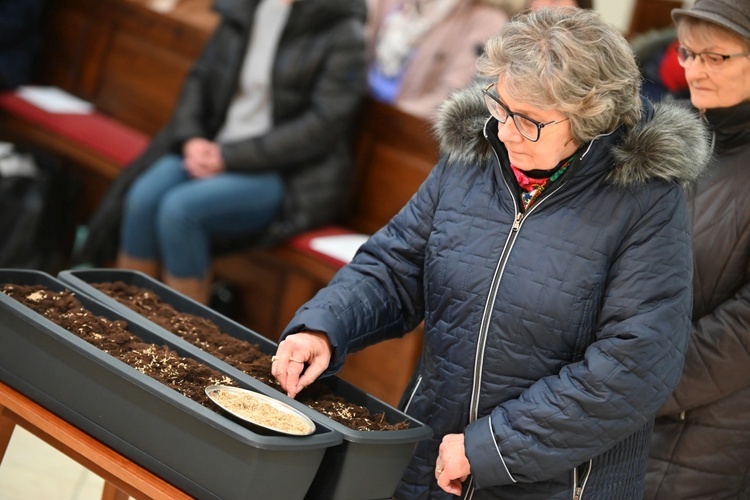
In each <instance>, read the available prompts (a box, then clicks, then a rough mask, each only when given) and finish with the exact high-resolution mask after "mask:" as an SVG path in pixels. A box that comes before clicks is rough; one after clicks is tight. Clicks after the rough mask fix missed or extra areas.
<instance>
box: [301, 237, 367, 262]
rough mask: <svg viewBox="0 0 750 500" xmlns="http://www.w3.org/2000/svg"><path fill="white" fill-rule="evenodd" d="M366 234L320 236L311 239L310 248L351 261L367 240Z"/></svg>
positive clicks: (341, 259)
mask: <svg viewBox="0 0 750 500" xmlns="http://www.w3.org/2000/svg"><path fill="white" fill-rule="evenodd" d="M369 237H370V236H369V235H366V234H339V235H333V236H318V237H316V238H313V239H311V240H310V248H312V249H313V250H315V251H316V252H320V253H324V254H326V255H328V256H330V257H333V258H334V259H338V260H340V261H341V262H346V263H349V262H351V260H352V259H353V258H354V254H355V253H357V250H359V247H360V246H362V243H364V242H365V241H367V239H368V238H369Z"/></svg>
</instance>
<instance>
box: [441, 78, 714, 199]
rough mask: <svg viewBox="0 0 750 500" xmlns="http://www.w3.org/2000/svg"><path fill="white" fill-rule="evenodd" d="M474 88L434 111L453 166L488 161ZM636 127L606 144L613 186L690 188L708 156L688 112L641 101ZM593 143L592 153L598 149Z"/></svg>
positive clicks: (703, 134) (704, 133)
mask: <svg viewBox="0 0 750 500" xmlns="http://www.w3.org/2000/svg"><path fill="white" fill-rule="evenodd" d="M481 89H482V87H481V86H480V85H479V84H478V83H477V84H474V85H472V86H470V87H468V88H466V89H463V90H459V91H456V92H454V93H452V94H451V95H450V97H449V98H448V99H447V100H446V101H445V102H444V103H443V104H442V105H441V106H440V108H439V110H438V115H437V120H436V123H435V126H434V132H435V135H436V136H437V138H438V140H439V142H440V149H441V152H442V153H443V154H444V155H445V156H447V158H448V159H449V160H450V161H454V162H458V163H476V162H481V163H485V162H487V161H488V160H490V159H491V158H493V157H494V152H493V149H492V145H491V144H490V142H489V141H488V140H487V138H486V137H485V135H484V134H485V127H486V125H487V121H488V117H489V114H488V112H487V108H486V106H485V104H484V99H483V97H482V92H481ZM643 115H644V117H643V120H642V121H641V123H640V124H639V125H637V126H635V127H631V128H629V129H627V130H624V131H622V133H620V134H618V140H617V141H616V142H614V143H612V144H611V145H610V147H611V151H610V154H611V156H612V157H613V164H614V167H613V168H612V170H611V171H610V172H609V174H608V176H609V181H610V182H612V183H613V184H617V185H622V186H629V185H639V184H643V183H644V182H647V181H649V180H654V179H661V180H667V181H671V182H677V183H679V184H681V185H683V186H684V185H688V184H691V183H693V182H694V181H695V180H696V179H697V178H698V177H699V176H700V175H701V173H702V172H703V171H704V170H705V168H706V165H707V164H708V161H709V159H710V157H711V150H710V146H709V137H710V134H709V131H708V129H707V128H706V127H705V126H704V124H703V123H702V122H701V120H700V118H699V117H698V116H697V115H696V114H695V113H694V112H693V111H691V110H690V109H688V108H686V107H684V106H681V105H679V104H678V103H676V102H674V101H663V102H660V103H657V104H656V105H651V103H650V102H648V101H645V100H644V113H643ZM599 142H606V141H601V140H600V139H599V138H597V139H595V140H594V141H593V144H592V148H596V147H598V143H599Z"/></svg>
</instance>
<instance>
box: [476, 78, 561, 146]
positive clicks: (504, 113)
mask: <svg viewBox="0 0 750 500" xmlns="http://www.w3.org/2000/svg"><path fill="white" fill-rule="evenodd" d="M494 86H495V84H494V83H492V84H490V85H488V86H487V87H485V88H483V89H482V94H484V103H485V104H486V105H487V109H488V110H489V111H490V114H491V115H492V116H493V117H494V118H495V119H497V121H499V122H500V123H505V122H507V121H508V117H511V118H513V123H515V125H516V128H517V129H518V131H519V132H520V133H521V135H522V136H524V137H525V138H527V139H528V140H530V141H531V142H536V141H538V140H539V136H540V135H541V133H542V129H543V128H544V127H546V126H548V125H554V124H556V123H561V122H564V121H565V120H567V118H565V119H563V120H559V121H551V122H547V123H541V122H538V121H536V120H534V119H532V118H529V117H528V116H525V115H522V114H519V113H514V112H512V111H511V110H510V109H508V107H507V106H506V105H505V104H503V103H502V102H501V101H500V98H499V97H497V96H496V95H495V94H493V93H492V92H491V91H490V90H491V89H492V87H494Z"/></svg>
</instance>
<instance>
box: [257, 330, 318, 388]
mask: <svg viewBox="0 0 750 500" xmlns="http://www.w3.org/2000/svg"><path fill="white" fill-rule="evenodd" d="M330 362H331V343H330V342H329V341H328V336H327V335H326V334H325V333H320V332H300V333H295V334H292V335H289V336H288V337H286V338H285V339H284V340H282V341H281V343H279V347H278V348H277V349H276V355H275V356H274V357H273V361H272V363H271V374H272V375H273V376H274V377H276V380H278V381H279V384H281V387H282V388H283V389H284V390H285V391H286V393H287V395H288V396H289V397H290V398H293V397H295V396H296V395H297V394H299V392H300V391H301V390H302V389H304V388H305V387H307V386H308V385H310V384H312V383H313V382H314V381H315V379H317V378H318V376H320V374H321V373H323V372H324V371H325V370H326V369H327V368H328V364H329V363H330Z"/></svg>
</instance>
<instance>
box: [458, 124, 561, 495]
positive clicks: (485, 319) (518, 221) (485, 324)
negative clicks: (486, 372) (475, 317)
mask: <svg viewBox="0 0 750 500" xmlns="http://www.w3.org/2000/svg"><path fill="white" fill-rule="evenodd" d="M488 120H489V119H488ZM485 137H487V134H486V131H485ZM492 150H493V153H494V154H495V159H496V160H497V164H498V166H499V167H500V166H501V165H502V163H501V162H500V158H499V157H498V155H497V151H496V150H495V148H494V147H493V148H492ZM500 168H502V167H500ZM501 177H502V179H503V183H504V184H505V188H506V189H507V190H508V192H509V193H510V195H511V198H512V199H513V206H514V207H515V216H514V219H513V225H512V226H511V230H510V233H508V238H507V240H506V241H505V245H504V246H503V251H502V252H501V254H500V258H499V259H498V262H497V266H496V267H495V272H494V274H493V276H492V282H491V283H490V291H489V294H488V296H487V302H486V303H485V305H484V312H483V313H482V321H481V323H480V326H479V336H478V337H477V351H476V357H475V358H474V383H473V385H472V389H471V403H470V406H469V423H471V422H474V421H475V420H476V419H477V414H478V412H479V387H480V386H481V385H482V366H483V364H484V347H485V345H486V343H487V334H488V332H489V328H490V316H491V313H492V310H493V309H494V303H495V298H496V297H497V291H498V289H499V288H500V279H501V278H502V275H503V272H504V270H505V264H506V263H507V260H508V256H509V255H510V252H511V250H512V249H513V245H514V243H515V241H516V239H517V237H518V233H519V231H520V229H521V225H522V224H523V221H524V219H525V217H527V216H528V215H530V214H531V213H532V212H533V211H534V210H535V209H536V208H537V207H539V205H541V204H542V203H543V202H544V201H545V200H547V199H548V198H549V197H550V196H551V195H552V193H554V192H555V191H557V190H558V189H560V188H561V187H562V186H564V185H565V184H566V183H567V182H566V180H563V181H561V182H560V184H558V185H557V186H556V187H555V188H554V189H552V190H550V191H548V192H547V193H545V194H546V196H542V197H541V198H539V199H538V200H537V201H536V203H534V204H533V205H532V206H531V208H530V209H529V210H528V211H527V212H525V213H524V212H521V210H520V209H519V207H518V200H516V196H515V195H514V194H513V190H512V189H511V187H510V186H509V185H508V181H507V180H505V176H504V175H501ZM511 479H513V478H512V476H511ZM513 482H515V479H513ZM473 495H474V488H473V480H472V478H471V477H470V478H469V484H468V486H467V487H466V494H465V495H464V497H463V498H464V500H469V499H471V498H472V497H473Z"/></svg>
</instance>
